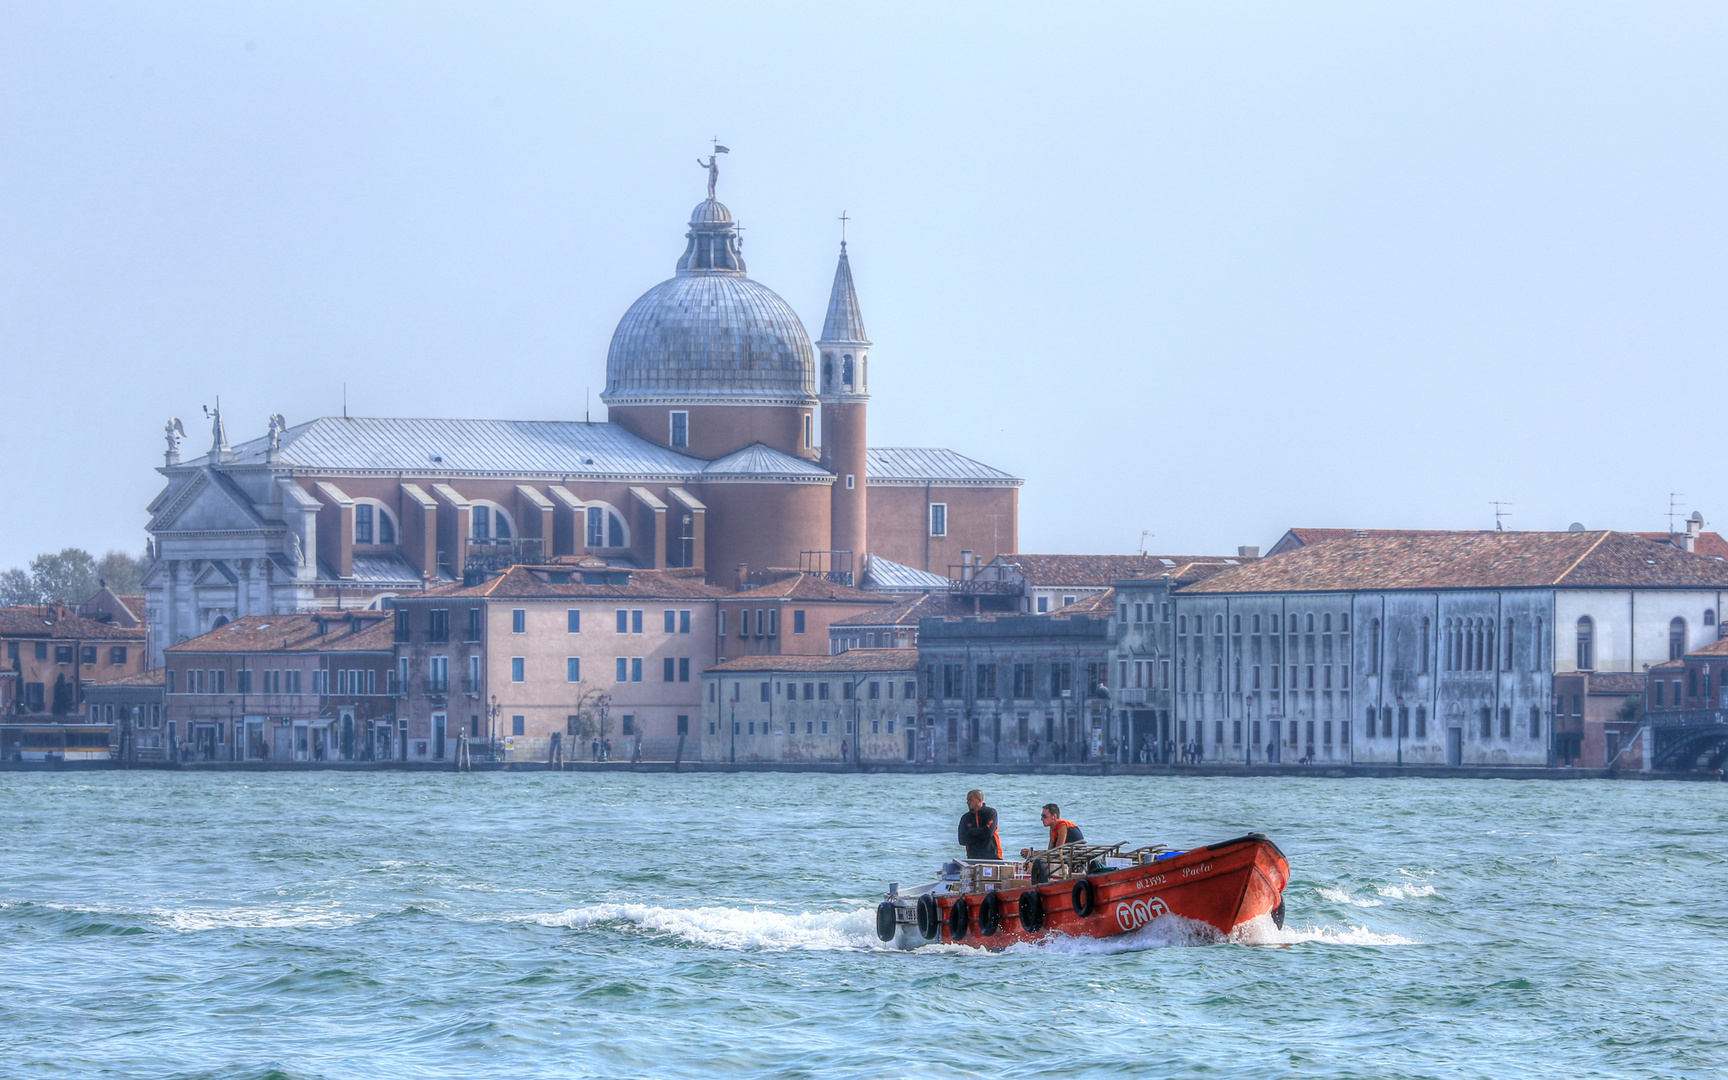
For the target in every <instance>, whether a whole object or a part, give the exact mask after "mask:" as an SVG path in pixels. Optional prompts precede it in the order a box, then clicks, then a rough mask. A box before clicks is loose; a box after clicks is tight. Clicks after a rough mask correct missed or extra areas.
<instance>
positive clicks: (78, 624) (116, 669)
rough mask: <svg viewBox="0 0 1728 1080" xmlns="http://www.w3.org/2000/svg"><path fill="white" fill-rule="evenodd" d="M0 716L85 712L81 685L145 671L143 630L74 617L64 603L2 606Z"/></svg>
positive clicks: (75, 716)
mask: <svg viewBox="0 0 1728 1080" xmlns="http://www.w3.org/2000/svg"><path fill="white" fill-rule="evenodd" d="M0 645H3V647H4V649H5V663H4V666H3V667H0V715H4V716H5V717H6V718H8V719H10V718H13V717H25V716H42V715H54V716H71V717H73V718H74V720H75V721H76V720H77V719H79V718H80V715H81V714H82V713H83V711H84V708H83V694H82V687H84V686H86V685H87V684H89V683H93V682H103V681H107V680H109V679H116V678H120V677H121V676H125V675H134V674H137V673H138V672H140V671H143V670H145V667H146V661H147V656H146V648H145V645H146V632H145V630H144V628H143V627H140V626H137V625H132V626H125V625H121V624H119V623H115V622H109V621H103V620H101V619H99V618H93V617H90V616H85V615H78V614H74V613H73V611H72V609H71V608H69V607H67V606H66V605H65V604H45V605H31V606H25V607H10V608H0Z"/></svg>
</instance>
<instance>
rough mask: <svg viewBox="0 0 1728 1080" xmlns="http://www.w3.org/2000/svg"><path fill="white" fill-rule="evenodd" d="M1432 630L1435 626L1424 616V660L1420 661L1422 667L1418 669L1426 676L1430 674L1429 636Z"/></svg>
mask: <svg viewBox="0 0 1728 1080" xmlns="http://www.w3.org/2000/svg"><path fill="white" fill-rule="evenodd" d="M1432 629H1433V626H1432V625H1431V624H1430V623H1429V621H1428V619H1427V617H1426V616H1424V617H1423V619H1422V659H1421V661H1420V663H1421V667H1420V668H1419V669H1418V670H1420V671H1421V673H1422V674H1424V675H1426V674H1428V635H1429V632H1430V631H1431V630H1432Z"/></svg>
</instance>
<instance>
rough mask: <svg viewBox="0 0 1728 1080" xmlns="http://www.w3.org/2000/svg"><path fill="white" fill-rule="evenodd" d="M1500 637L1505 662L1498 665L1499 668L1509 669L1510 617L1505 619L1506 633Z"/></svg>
mask: <svg viewBox="0 0 1728 1080" xmlns="http://www.w3.org/2000/svg"><path fill="white" fill-rule="evenodd" d="M1501 637H1502V639H1503V645H1504V647H1505V650H1506V662H1505V663H1503V664H1501V665H1500V666H1501V670H1503V671H1511V670H1512V620H1511V619H1507V620H1506V633H1505V634H1503V635H1501Z"/></svg>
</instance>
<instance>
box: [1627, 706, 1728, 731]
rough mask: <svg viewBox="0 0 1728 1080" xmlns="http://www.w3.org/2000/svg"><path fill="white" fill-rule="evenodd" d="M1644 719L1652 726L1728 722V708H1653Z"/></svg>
mask: <svg viewBox="0 0 1728 1080" xmlns="http://www.w3.org/2000/svg"><path fill="white" fill-rule="evenodd" d="M1644 719H1645V721H1646V722H1648V723H1649V724H1650V726H1651V727H1680V726H1686V727H1691V726H1694V725H1700V724H1728V709H1652V710H1650V711H1649V712H1647V713H1645V714H1644Z"/></svg>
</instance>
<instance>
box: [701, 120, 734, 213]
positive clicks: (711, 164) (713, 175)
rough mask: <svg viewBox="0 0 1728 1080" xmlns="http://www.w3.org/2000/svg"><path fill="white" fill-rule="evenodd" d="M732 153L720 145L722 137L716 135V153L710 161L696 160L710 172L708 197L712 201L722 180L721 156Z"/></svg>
mask: <svg viewBox="0 0 1728 1080" xmlns="http://www.w3.org/2000/svg"><path fill="white" fill-rule="evenodd" d="M731 152H732V151H730V150H728V149H727V148H726V147H724V146H721V145H720V136H718V135H716V136H714V152H713V153H712V154H710V155H708V160H707V161H703V160H702V159H701V158H697V159H696V164H698V165H700V166H702V167H703V168H704V169H707V170H708V197H709V198H710V199H712V198H713V197H714V184H715V183H716V182H717V181H718V180H719V179H720V166H719V164H718V162H719V161H720V155H721V154H730V153H731Z"/></svg>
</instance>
